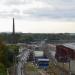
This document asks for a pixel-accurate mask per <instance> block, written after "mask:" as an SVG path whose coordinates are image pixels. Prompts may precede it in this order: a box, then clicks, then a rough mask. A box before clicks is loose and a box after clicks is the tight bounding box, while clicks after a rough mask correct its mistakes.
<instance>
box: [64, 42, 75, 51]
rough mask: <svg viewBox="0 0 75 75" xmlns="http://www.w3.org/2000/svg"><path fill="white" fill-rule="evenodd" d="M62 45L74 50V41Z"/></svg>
mask: <svg viewBox="0 0 75 75" xmlns="http://www.w3.org/2000/svg"><path fill="white" fill-rule="evenodd" d="M63 46H65V47H68V48H70V49H73V50H75V43H65V44H63Z"/></svg>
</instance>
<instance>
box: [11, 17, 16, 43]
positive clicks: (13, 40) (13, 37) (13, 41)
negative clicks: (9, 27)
mask: <svg viewBox="0 0 75 75" xmlns="http://www.w3.org/2000/svg"><path fill="white" fill-rule="evenodd" d="M12 43H13V44H15V43H16V39H15V21H14V18H13V32H12Z"/></svg>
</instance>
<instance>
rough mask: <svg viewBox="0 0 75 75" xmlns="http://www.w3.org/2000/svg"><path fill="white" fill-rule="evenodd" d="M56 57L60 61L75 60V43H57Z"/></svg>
mask: <svg viewBox="0 0 75 75" xmlns="http://www.w3.org/2000/svg"><path fill="white" fill-rule="evenodd" d="M55 58H56V59H57V61H60V62H68V61H70V60H75V43H69V44H62V45H56V54H55Z"/></svg>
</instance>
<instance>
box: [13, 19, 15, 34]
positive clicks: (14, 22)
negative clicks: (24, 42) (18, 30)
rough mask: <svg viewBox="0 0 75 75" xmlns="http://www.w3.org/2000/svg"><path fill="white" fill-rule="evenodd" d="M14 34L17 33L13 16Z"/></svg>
mask: <svg viewBox="0 0 75 75" xmlns="http://www.w3.org/2000/svg"><path fill="white" fill-rule="evenodd" d="M13 34H15V22H14V18H13Z"/></svg>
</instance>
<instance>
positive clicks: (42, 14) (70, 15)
mask: <svg viewBox="0 0 75 75" xmlns="http://www.w3.org/2000/svg"><path fill="white" fill-rule="evenodd" d="M28 13H29V14H31V16H32V17H35V18H49V19H59V18H66V19H75V10H71V11H70V10H65V11H63V10H54V11H52V10H49V9H40V10H35V11H29V12H28Z"/></svg>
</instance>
